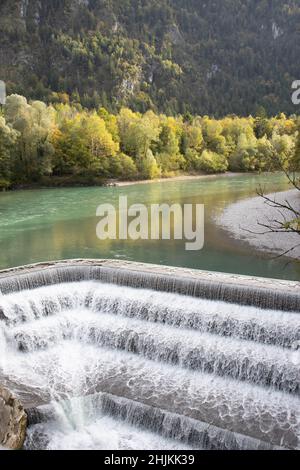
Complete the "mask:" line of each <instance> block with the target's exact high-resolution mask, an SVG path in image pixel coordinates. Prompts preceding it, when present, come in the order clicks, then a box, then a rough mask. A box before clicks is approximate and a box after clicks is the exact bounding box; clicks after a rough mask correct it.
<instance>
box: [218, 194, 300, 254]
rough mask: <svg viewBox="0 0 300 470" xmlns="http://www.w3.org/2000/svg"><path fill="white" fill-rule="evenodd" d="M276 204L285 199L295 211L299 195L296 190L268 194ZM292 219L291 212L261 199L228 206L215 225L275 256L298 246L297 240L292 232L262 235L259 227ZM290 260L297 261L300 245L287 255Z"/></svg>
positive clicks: (297, 236)
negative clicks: (274, 206) (274, 221)
mask: <svg viewBox="0 0 300 470" xmlns="http://www.w3.org/2000/svg"><path fill="white" fill-rule="evenodd" d="M269 197H270V198H275V199H276V201H277V202H279V203H284V202H285V200H288V201H289V203H290V204H291V206H292V207H294V208H295V209H296V210H299V209H300V194H299V192H298V191H297V190H290V191H284V192H280V193H273V194H270V195H269ZM283 217H286V219H287V221H288V220H291V218H292V217H291V212H290V211H288V210H280V211H279V209H276V208H273V207H270V206H269V205H267V204H266V202H265V200H264V199H263V198H261V197H255V198H251V199H246V200H243V201H239V202H236V203H234V204H231V205H230V206H228V207H227V208H226V209H225V210H224V212H223V213H222V215H221V216H219V217H217V218H216V223H217V224H218V225H219V226H221V227H222V228H223V229H225V230H226V231H227V232H228V233H229V234H230V236H232V237H233V238H235V239H237V240H239V241H243V242H245V243H247V244H249V247H253V248H255V249H257V250H259V251H261V252H264V253H271V254H273V255H275V256H278V255H280V254H282V253H285V252H286V251H287V250H288V249H290V248H292V247H294V246H296V245H298V244H300V237H299V235H297V234H294V233H265V231H266V229H265V228H264V227H262V226H261V225H259V224H269V223H270V222H272V221H273V220H275V219H277V220H283ZM287 256H288V257H289V258H293V259H300V246H298V247H297V248H295V249H294V250H293V251H291V252H289V253H288V255H287Z"/></svg>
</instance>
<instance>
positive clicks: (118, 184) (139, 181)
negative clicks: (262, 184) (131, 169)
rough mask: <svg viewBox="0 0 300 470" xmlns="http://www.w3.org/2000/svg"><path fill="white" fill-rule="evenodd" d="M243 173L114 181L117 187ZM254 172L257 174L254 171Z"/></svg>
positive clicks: (232, 173) (231, 174)
mask: <svg viewBox="0 0 300 470" xmlns="http://www.w3.org/2000/svg"><path fill="white" fill-rule="evenodd" d="M242 174H247V173H240V172H236V173H234V172H232V171H227V172H226V173H212V174H206V173H202V174H199V175H178V176H171V177H169V178H156V179H153V180H137V181H114V182H113V183H114V186H117V187H124V186H132V185H134V184H149V183H166V182H170V181H194V180H199V179H210V178H216V177H218V178H222V177H223V178H226V177H230V176H239V175H242ZM252 174H255V173H254V172H253V173H252Z"/></svg>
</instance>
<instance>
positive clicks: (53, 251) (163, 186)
mask: <svg viewBox="0 0 300 470" xmlns="http://www.w3.org/2000/svg"><path fill="white" fill-rule="evenodd" d="M260 185H262V186H264V187H265V190H266V192H273V191H281V190H286V189H289V186H288V184H287V182H286V179H285V177H284V176H283V175H280V174H272V175H270V174H268V175H249V174H247V175H233V176H226V177H224V176H218V177H211V178H203V179H197V180H185V181H184V180H183V181H167V182H163V183H149V184H143V185H133V186H127V187H118V188H71V189H70V188H68V189H47V190H32V191H18V192H10V193H3V194H0V269H3V268H7V267H13V266H19V265H23V264H28V263H33V262H39V261H47V260H55V259H70V258H117V259H126V260H131V261H141V262H150V263H156V264H164V265H170V266H182V267H191V268H197V269H205V270H213V271H222V272H233V273H240V274H249V275H256V276H265V277H275V278H282V279H291V280H299V279H300V264H299V263H298V262H297V261H291V262H290V263H288V264H287V259H272V255H270V254H264V253H260V252H257V251H255V250H253V248H250V247H249V246H248V245H247V244H245V243H241V242H240V241H237V240H235V239H234V238H233V237H232V236H230V234H229V233H228V232H226V231H224V230H222V228H220V227H218V226H217V225H216V224H215V222H214V219H215V217H217V216H218V215H219V214H221V212H222V210H223V209H224V208H225V207H227V206H228V205H229V204H231V203H233V202H236V201H239V200H241V199H245V198H249V197H252V196H255V195H256V191H257V189H258V187H259V186H260ZM121 195H122V196H125V195H127V196H128V203H129V204H135V203H143V204H146V205H147V206H148V205H150V204H152V203H169V204H170V203H180V204H182V205H183V204H188V203H194V204H195V203H197V204H204V205H205V244H204V249H203V250H201V251H197V252H195V251H190V252H189V251H186V250H185V245H184V242H182V241H178V240H168V241H166V240H164V241H163V240H162V241H146V240H140V241H130V240H127V241H124V240H109V241H100V240H98V238H97V237H96V225H97V222H98V221H99V218H97V217H96V209H97V207H98V205H99V204H103V203H113V204H115V205H116V207H117V206H118V200H119V196H121ZM237 223H238V221H237Z"/></svg>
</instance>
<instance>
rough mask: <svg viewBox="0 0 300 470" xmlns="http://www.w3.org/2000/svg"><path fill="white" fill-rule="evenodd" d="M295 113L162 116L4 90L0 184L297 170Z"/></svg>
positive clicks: (298, 147)
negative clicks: (30, 97)
mask: <svg viewBox="0 0 300 470" xmlns="http://www.w3.org/2000/svg"><path fill="white" fill-rule="evenodd" d="M299 128H300V119H299V117H297V116H291V117H288V116H286V115H285V114H283V113H281V114H279V115H277V116H276V117H273V118H268V117H266V116H265V115H263V114H261V115H259V116H256V117H252V116H249V117H237V116H235V115H229V116H226V117H224V118H222V119H213V118H210V117H208V116H192V115H191V114H189V113H186V114H185V115H178V116H176V117H174V116H167V115H165V114H156V113H154V112H153V111H152V110H149V111H147V112H145V113H138V112H134V111H132V110H130V109H129V108H125V107H124V108H121V109H120V111H119V112H118V113H116V114H113V113H110V112H109V111H108V110H107V109H105V108H104V107H99V108H97V109H94V110H87V109H85V108H83V107H82V106H81V105H79V104H78V105H77V106H75V105H73V104H70V103H52V104H46V103H44V102H42V101H28V100H27V99H26V98H25V97H24V96H20V95H16V94H14V95H10V96H8V98H7V102H6V105H5V106H4V107H3V108H2V111H1V114H0V188H1V189H9V188H15V187H22V185H30V184H39V185H46V186H47V185H49V186H57V185H58V186H59V185H62V186H64V185H67V184H105V183H106V182H107V181H108V180H111V179H120V180H137V179H154V178H158V177H171V176H175V175H179V174H193V175H196V174H205V173H224V172H226V171H232V172H249V171H256V172H262V171H276V170H280V169H286V170H287V171H296V170H298V169H299V158H300V143H299V141H300V137H299V136H300V133H299Z"/></svg>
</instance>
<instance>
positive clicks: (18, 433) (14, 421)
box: [0, 386, 27, 450]
mask: <svg viewBox="0 0 300 470" xmlns="http://www.w3.org/2000/svg"><path fill="white" fill-rule="evenodd" d="M26 428H27V415H26V413H25V410H24V408H23V406H22V405H21V403H20V401H19V400H18V399H16V398H15V397H14V396H13V395H12V393H11V392H10V391H9V390H7V389H5V388H2V387H1V386H0V446H3V447H6V448H8V449H13V450H17V449H21V448H22V447H23V444H24V440H25V436H26Z"/></svg>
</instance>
